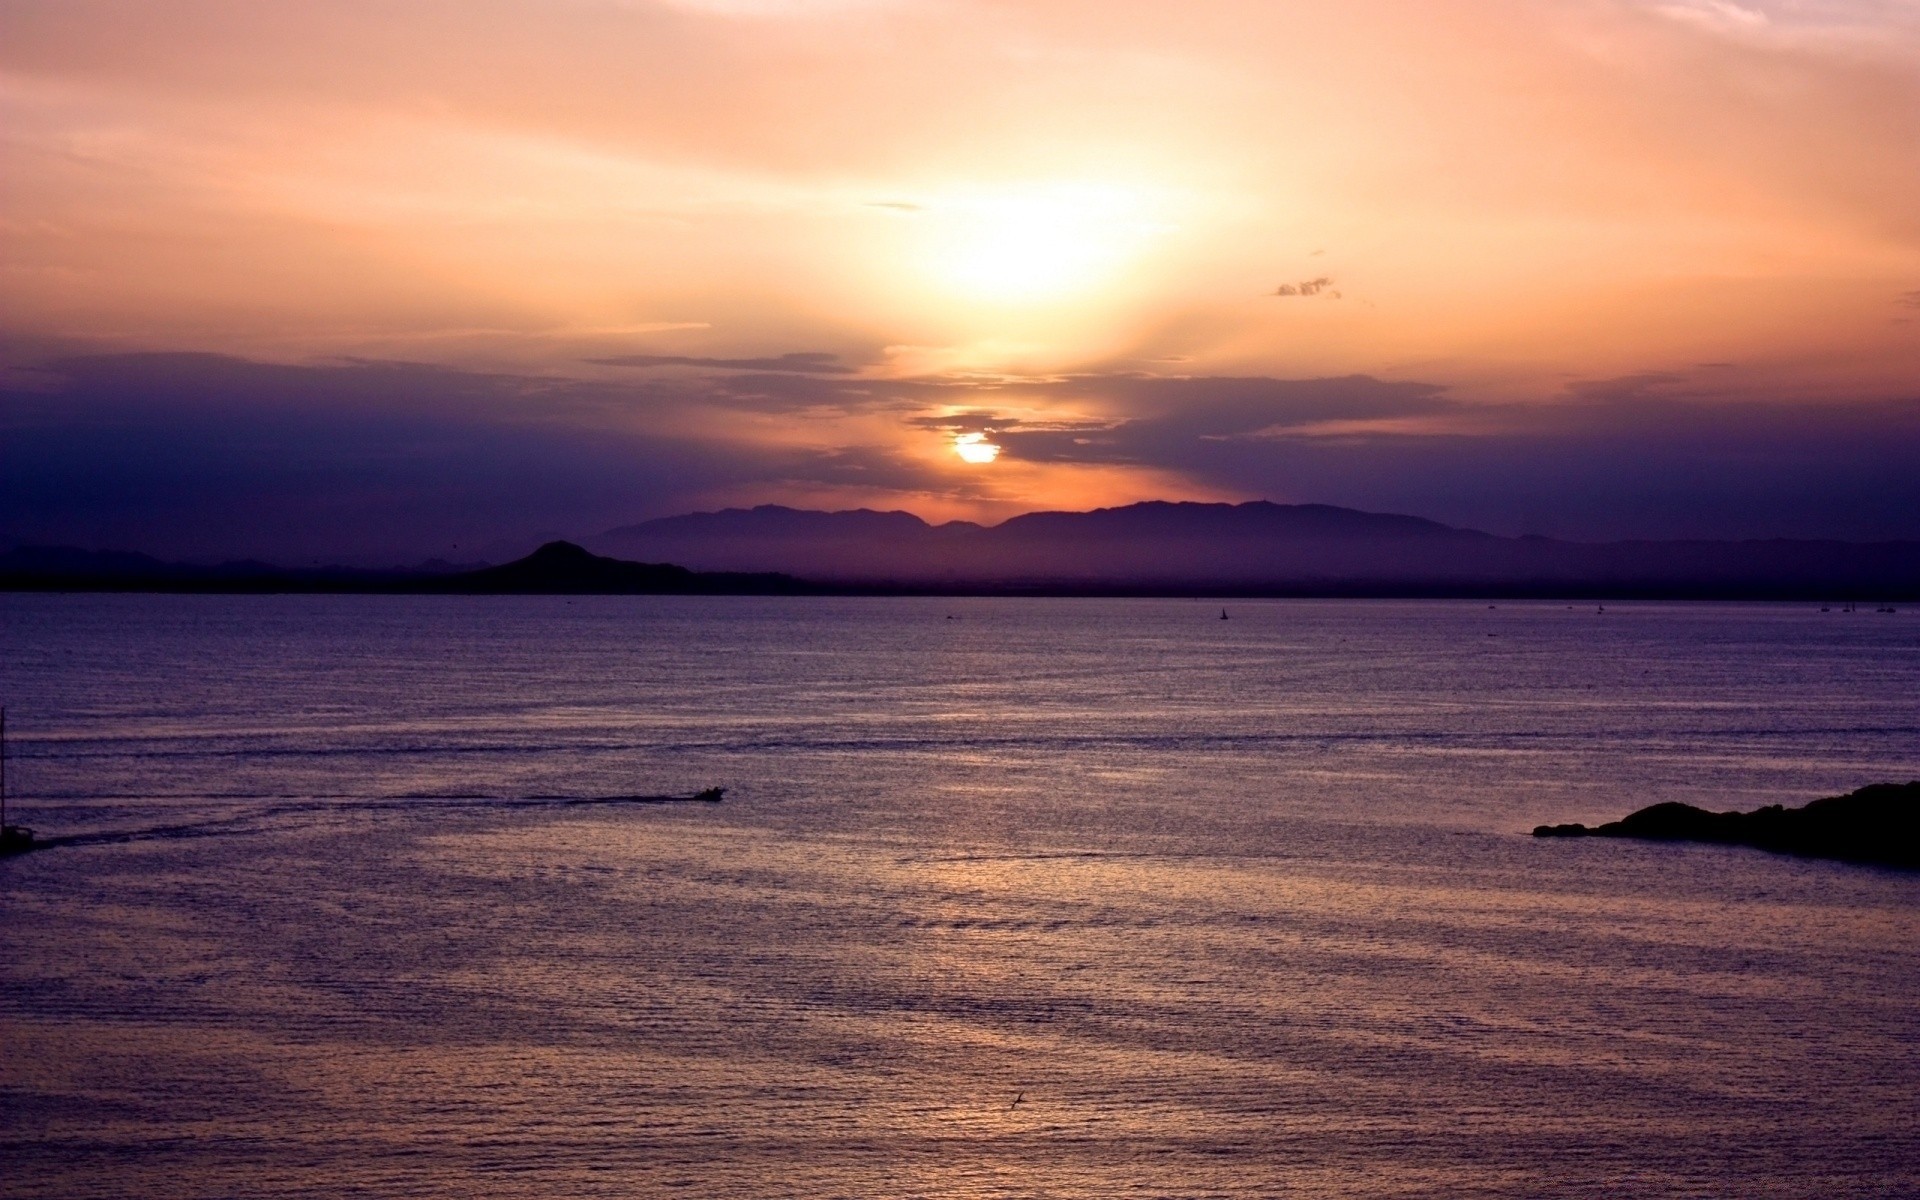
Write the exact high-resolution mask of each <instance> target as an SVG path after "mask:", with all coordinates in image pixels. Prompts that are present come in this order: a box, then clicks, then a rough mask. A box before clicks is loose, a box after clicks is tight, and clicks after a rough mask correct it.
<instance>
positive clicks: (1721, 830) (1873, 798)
mask: <svg viewBox="0 0 1920 1200" xmlns="http://www.w3.org/2000/svg"><path fill="white" fill-rule="evenodd" d="M1533 836H1535V837H1616V838H1641V839H1644V840H1647V841H1656V842H1715V843H1719V844H1721V845H1727V846H1752V847H1755V848H1757V849H1760V850H1772V851H1775V852H1777V853H1781V854H1799V855H1804V856H1806V857H1809V858H1837V859H1842V860H1844V861H1847V862H1858V863H1877V864H1880V865H1883V866H1894V867H1920V780H1917V781H1915V782H1912V783H1876V784H1872V785H1870V786H1868V787H1863V788H1861V789H1860V790H1859V791H1857V792H1849V793H1847V794H1846V795H1844V796H1829V797H1827V798H1826V799H1824V800H1815V801H1814V802H1812V803H1811V804H1808V805H1806V806H1804V807H1802V808H1785V807H1782V806H1781V805H1778V804H1770V805H1768V806H1767V807H1765V808H1762V809H1757V810H1755V811H1753V812H1744V813H1743V812H1708V811H1707V810H1706V809H1703V808H1695V807H1694V806H1693V805H1691V804H1678V803H1667V804H1655V805H1653V806H1651V807H1649V808H1643V809H1641V810H1640V811H1639V812H1636V813H1633V814H1632V815H1630V816H1627V817H1624V818H1622V819H1621V820H1618V821H1609V822H1607V823H1606V824H1605V825H1599V826H1596V827H1594V828H1592V829H1589V828H1587V827H1586V826H1585V825H1541V826H1538V827H1537V828H1535V829H1534V831H1533Z"/></svg>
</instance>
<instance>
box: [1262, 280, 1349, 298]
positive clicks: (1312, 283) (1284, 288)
mask: <svg viewBox="0 0 1920 1200" xmlns="http://www.w3.org/2000/svg"><path fill="white" fill-rule="evenodd" d="M1322 293H1325V294H1326V295H1328V296H1329V297H1331V298H1332V299H1335V300H1338V299H1340V293H1339V292H1337V291H1334V290H1333V280H1332V279H1331V278H1329V277H1328V276H1325V275H1322V276H1320V277H1319V278H1318V279H1303V280H1301V281H1300V282H1299V283H1283V284H1281V285H1280V286H1279V287H1277V288H1275V289H1273V295H1275V296H1318V295H1321V294H1322Z"/></svg>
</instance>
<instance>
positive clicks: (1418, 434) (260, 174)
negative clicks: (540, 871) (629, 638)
mask: <svg viewBox="0 0 1920 1200" xmlns="http://www.w3.org/2000/svg"><path fill="white" fill-rule="evenodd" d="M0 156H3V158H4V163H3V165H0V430H3V431H4V443H0V467H4V475H3V477H0V501H3V502H4V512H0V544H17V543H47V542H53V543H64V544H72V545H79V546H83V547H87V548H99V549H134V550H144V551H147V552H150V553H158V554H163V555H168V556H175V557H198V558H218V557H231V556H249V555H250V556H258V557H266V558H272V559H277V560H280V561H287V562H300V561H310V560H323V559H324V560H339V561H357V562H382V561H395V562H397V561H410V560H414V559H418V558H421V557H425V556H441V557H448V558H452V559H455V560H459V559H462V558H467V557H474V556H492V557H499V556H500V555H502V554H504V553H507V552H510V551H512V550H514V549H516V548H521V547H524V546H525V545H530V544H532V542H533V541H534V540H537V539H539V538H541V537H545V536H551V535H562V536H574V537H585V536H591V535H592V534H595V533H598V532H600V531H603V530H605V529H607V528H611V527H613V526H617V525H622V524H627V523H631V522H633V521H636V520H641V519H645V518H648V517H654V516H665V515H672V514H675V513H680V512H686V511H693V510H698V509H709V508H715V507H721V506H727V505H746V504H757V503H785V504H792V505H796V506H802V507H815V508H851V507H861V506H864V507H873V508H883V509H905V510H907V511H911V512H914V513H917V514H919V515H921V516H922V517H925V518H927V519H929V520H936V521H937V520H946V519H953V518H966V519H972V520H982V521H995V520H999V519H1003V518H1005V517H1007V516H1011V515H1014V514H1017V513H1021V512H1026V511H1031V510H1035V509H1084V508H1090V507H1095V506H1101V505H1110V504H1123V503H1128V502H1132V501H1136V500H1142V499H1193V500H1231V501H1239V500H1249V499H1268V500H1274V501H1279V502H1319V503H1332V504H1345V505H1351V506H1354V507H1360V508H1368V509H1373V510H1378V511H1396V512H1409V513H1414V514H1417V515H1421V516H1426V517H1431V518H1434V519H1437V520H1443V521H1448V522H1450V523H1455V524H1463V525H1470V526H1473V527H1477V528H1483V529H1488V530H1491V531H1493V532H1498V533H1508V534H1518V533H1540V534H1548V535H1554V536H1562V537H1571V538H1582V539H1607V538H1622V537H1765V536H1794V537H1841V538H1851V539H1883V538H1920V3H1916V2H1915V0H1751V2H1747V3H1734V2H1732V0H1660V2H1653V0H1448V2H1445V3H1435V2H1434V0H1341V2H1339V3H1332V2H1305V0H1183V2H1182V3H1179V4H1168V3H1164V2H1162V0H1023V2H1018V3H1015V2H999V0H377V2H376V0H325V2H308V0H280V2H277V3H274V4H260V3H257V2H240V0H0Z"/></svg>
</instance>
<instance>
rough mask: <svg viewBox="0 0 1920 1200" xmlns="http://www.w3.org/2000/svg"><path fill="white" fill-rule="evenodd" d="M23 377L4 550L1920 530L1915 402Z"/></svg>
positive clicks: (347, 367)
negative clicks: (1009, 488)
mask: <svg viewBox="0 0 1920 1200" xmlns="http://www.w3.org/2000/svg"><path fill="white" fill-rule="evenodd" d="M1708 375H1711V376H1712V377H1713V378H1714V379H1720V380H1724V379H1725V376H1726V375H1727V372H1724V371H1722V372H1709V373H1708ZM23 378H25V376H23ZM32 379H33V382H32V383H31V387H30V388H29V386H28V385H26V384H21V385H17V386H16V387H15V388H14V389H13V390H8V391H0V455H3V456H4V461H0V545H6V544H16V543H20V542H65V543H71V544H78V545H83V546H88V547H93V548H122V549H135V550H145V551H148V552H152V553H159V554H163V555H170V556H192V557H211V558H221V557H234V556H245V555H251V556H257V557H264V558H269V559H278V560H281V561H286V562H292V563H300V562H308V561H311V560H313V559H315V558H326V559H339V560H348V561H360V562H373V563H381V562H387V563H392V562H402V561H417V560H418V559H421V558H425V557H427V556H429V555H432V554H440V555H448V554H450V553H452V550H451V548H452V546H453V545H454V544H456V543H457V544H459V545H462V546H473V545H476V544H482V543H495V544H498V543H500V542H501V541H502V540H503V539H504V540H506V541H508V542H511V541H513V540H514V539H520V540H521V541H522V542H523V543H527V544H531V541H532V540H533V539H534V538H535V537H536V536H538V535H539V534H542V533H545V532H559V533H562V534H570V535H586V534H591V533H593V532H595V531H597V530H601V529H608V528H613V527H615V526H618V525H621V524H626V523H630V522H632V521H634V520H638V519H642V518H645V517H649V516H664V515H670V514H673V513H677V512H686V511H692V510H695V509H700V508H712V507H719V506H721V505H724V504H732V503H758V502H764V501H769V500H787V501H792V500H795V499H801V498H817V501H818V503H819V504H821V505H823V506H829V507H835V506H837V507H844V506H846V504H845V501H846V498H847V497H849V496H857V497H859V499H858V500H857V502H858V503H870V504H874V505H876V506H881V507H906V508H914V509H919V510H921V511H923V512H924V511H926V508H925V505H926V503H929V502H940V501H941V500H942V498H944V499H945V500H946V501H951V502H955V503H957V502H959V501H960V500H961V499H964V498H966V497H969V496H977V497H980V498H982V500H983V502H985V501H988V500H991V501H993V502H994V503H997V504H1000V505H1001V511H1005V507H1004V506H1005V503H1006V501H1007V500H1008V499H1009V497H1007V496H1006V495H1004V494H1002V493H1001V492H999V491H996V490H995V489H996V488H999V487H1001V486H1002V485H1001V484H998V483H996V480H1002V479H1006V478H1027V479H1034V478H1038V479H1041V480H1043V481H1044V480H1050V479H1051V480H1062V481H1067V480H1071V479H1075V478H1080V477H1095V476H1097V477H1100V478H1110V479H1133V480H1156V481H1162V482H1164V483H1165V484H1166V485H1167V486H1166V488H1165V489H1163V490H1160V491H1159V492H1158V493H1157V494H1160V495H1163V496H1165V497H1166V498H1173V499H1178V498H1183V497H1194V496H1238V497H1243V498H1255V497H1266V498H1270V499H1275V500H1283V501H1317V502H1323V503H1333V504H1345V505H1350V506H1353V507H1359V508H1368V509H1373V510H1378V511H1399V512H1409V513H1413V514H1416V515H1420V516H1426V517H1432V518H1435V519H1439V520H1444V521H1448V522H1450V523H1455V524H1463V525H1469V526H1475V527H1479V528H1487V529H1491V530H1493V531H1495V532H1503V533H1518V532H1541V533H1552V534H1558V535H1561V536H1575V537H1589V538H1600V537H1627V536H1643V537H1661V536H1717V537H1724V536H1775V535H1791V536H1844V537H1854V538H1889V537H1920V478H1916V476H1915V473H1914V472H1913V470H1912V464H1913V463H1914V462H1915V461H1920V397H1917V398H1911V399H1905V400H1889V401H1883V402H1877V403H1856V404H1850V405H1845V406H1836V405H1832V404H1826V403H1819V404H1814V403H1809V404H1800V405H1795V404H1784V403H1772V404H1767V403H1758V402H1755V401H1751V400H1746V399H1742V398H1740V397H1739V396H1738V395H1737V394H1734V395H1729V394H1728V393H1726V392H1725V391H1715V390H1713V388H1710V387H1709V386H1708V380H1707V378H1706V376H1703V375H1702V374H1700V373H1695V374H1691V375H1689V374H1685V373H1681V372H1641V373H1637V374H1629V375H1622V376H1618V377H1614V378H1609V379H1595V380H1582V381H1576V382H1575V383H1573V384H1571V385H1568V386H1567V388H1566V393H1565V394H1564V395H1563V396H1562V397H1559V398H1557V399H1555V400H1553V401H1551V402H1542V403H1534V404H1503V405H1498V406H1494V405H1486V404H1478V403H1474V402H1472V401H1471V399H1469V398H1467V397H1463V396H1460V395H1457V394H1455V392H1454V391H1452V390H1450V389H1448V388H1445V387H1442V386H1440V385H1438V384H1433V383H1426V382H1420V381H1406V380H1383V379H1379V378H1374V377H1370V376H1365V375H1351V376H1334V377H1326V378H1310V379H1278V378H1272V377H1267V376H1194V377H1162V376H1153V375H1142V374H1084V375H1067V376H1054V377H1044V378H1033V379H1020V378H1005V377H995V378H981V377H970V376H929V377H923V378H917V379H891V380H889V379H861V378H854V377H850V376H846V375H840V374H807V373H778V372H767V373H744V374H743V373H740V372H738V371H735V370H727V369H721V370H716V371H714V372H713V373H712V374H710V375H709V374H696V375H692V376H687V375H678V374H672V375H666V376H661V377H652V376H643V377H639V378H636V379H634V380H629V381H611V382H610V381H605V380H580V379H564V378H556V377H551V376H533V375H520V374H514V373H510V372H488V371H476V370H461V369H456V368H451V367H441V366H428V365H422V364H417V363H396V362H383V361H365V360H355V361H334V362H327V363H320V364H309V365H283V364H271V363H259V362H251V361H247V360H244V359H238V358H233V357H228V356H221V355H211V354H134V355H80V356H74V355H70V356H68V357H66V358H63V359H59V360H56V361H54V362H51V363H47V364H44V366H43V368H42V369H41V370H40V371H39V372H36V373H34V374H33V376H32ZM1736 384H1737V380H1734V381H1726V382H1723V383H1716V384H1714V387H1721V388H1729V387H1733V386H1735V385H1736ZM733 412H755V413H759V414H767V417H766V419H764V420H763V419H762V418H761V417H760V416H755V417H754V418H752V419H743V418H739V417H733V416H729V415H728V414H729V413H733ZM793 413H804V414H805V416H806V419H805V420H803V421H798V422H783V421H781V420H780V419H779V417H780V415H781V414H793ZM793 428H800V429H803V430H805V431H807V432H808V433H809V434H810V436H811V440H810V441H798V440H793V438H792V437H791V434H790V430H791V429H793ZM989 429H991V430H992V431H993V440H994V442H995V444H996V445H998V446H1000V447H1002V453H1001V456H1000V459H999V461H998V462H997V463H996V464H994V465H993V466H992V467H991V468H990V469H986V470H974V471H970V472H957V471H953V470H950V469H949V468H948V466H947V460H948V459H950V458H951V455H950V453H947V452H946V450H945V448H944V447H943V446H942V445H941V443H943V442H945V441H947V440H950V439H951V437H952V436H953V435H954V434H958V433H976V432H985V431H987V430H989ZM769 431H771V436H770V435H769ZM1022 473H1024V474H1022ZM1134 494H1136V495H1137V494H1140V493H1139V492H1137V491H1136V492H1135V493H1134ZM1148 494H1154V493H1148ZM810 502H811V501H810ZM1045 506H1046V504H1045V502H1041V503H1038V504H1034V503H1031V502H1029V504H1028V505H1025V506H1023V507H1045Z"/></svg>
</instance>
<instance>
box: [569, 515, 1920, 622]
mask: <svg viewBox="0 0 1920 1200" xmlns="http://www.w3.org/2000/svg"><path fill="white" fill-rule="evenodd" d="M590 541H591V544H592V545H593V546H594V547H595V548H597V549H600V550H602V551H605V552H607V553H612V554H617V555H620V556H622V557H646V558H654V559H667V560H671V561H673V562H678V563H684V564H686V565H688V566H689V567H691V568H693V569H697V570H709V571H714V570H725V571H783V572H788V573H791V574H795V575H800V576H803V577H805V578H808V579H814V580H821V581H828V582H834V583H838V584H842V585H854V584H882V583H884V584H889V585H910V586H922V587H926V586H941V585H946V586H964V587H1014V588H1023V589H1024V588H1034V589H1043V590H1044V589H1047V588H1058V589H1063V590H1102V589H1121V590H1124V589H1134V588H1137V589H1161V590H1216V591H1236V590H1240V591H1248V590H1273V591H1291V592H1297V593H1304V594H1313V593H1321V592H1326V593H1345V594H1356V593H1357V594H1374V593H1380V594H1389V593H1390V594H1413V595H1420V594H1433V593H1457V592H1461V591H1482V590H1484V591H1489V592H1499V593H1504V594H1523V595H1524V594H1541V595H1563V594H1569V593H1586V592H1596V593H1601V594H1608V595H1620V594H1637V595H1695V594H1705V595H1753V596H1767V595H1782V596H1787V595H1811V596H1821V595H1829V596H1849V595H1858V596H1863V597H1865V596H1885V597H1889V598H1892V597H1902V596H1909V595H1913V594H1916V593H1920V542H1882V543H1852V542H1838V541H1795V540H1787V539H1775V540H1769V541H1742V542H1716V541H1674V542H1656V541H1624V542H1604V543H1589V542H1571V541H1561V540H1558V539H1553V538H1544V537H1518V538H1510V537H1499V536H1496V535H1493V534H1489V533H1482V532H1479V531H1477V530H1471V529H1457V528H1454V527H1452V526H1448V525H1443V524H1440V523H1439V522H1437V521H1429V520H1425V519H1423V518H1420V517H1411V516H1402V515H1396V514H1390V513H1369V512H1361V511H1358V510H1355V509H1349V508H1338V507H1334V506H1332V505H1324V504H1273V503H1270V502H1267V501H1251V502H1248V503H1245V504H1201V503H1174V502H1167V501H1149V502H1145V503H1141V504H1130V505H1126V506H1124V507H1118V508H1103V509H1095V510H1094V511H1092V512H1038V513H1029V514H1027V515H1025V516H1020V517H1014V518H1012V519H1011V520H1008V521H1005V522H1003V523H1001V524H999V525H994V526H981V525H976V524H973V523H970V522H964V521H956V522H950V523H947V524H944V525H929V524H928V523H926V522H925V521H922V520H921V519H920V518H918V517H916V516H914V515H912V514H911V513H904V512H874V511H871V510H867V509H859V510H855V511H852V512H810V511H805V510H798V509H792V508H783V507H779V506H775V505H765V506H762V507H759V508H752V509H726V510H723V511H720V512H709V513H694V514H690V515H687V516H680V517H667V518H663V519H660V520H654V521H646V522H642V523H640V524H637V525H628V526H623V527H621V528H619V529H613V530H610V531H608V532H607V533H605V534H602V535H601V536H600V537H598V538H594V539H590Z"/></svg>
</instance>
